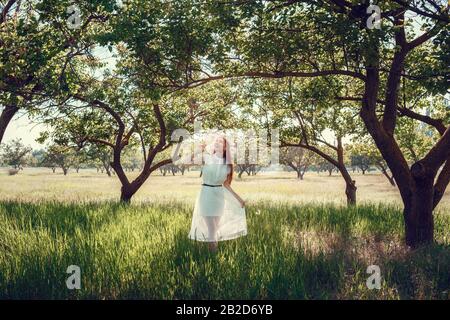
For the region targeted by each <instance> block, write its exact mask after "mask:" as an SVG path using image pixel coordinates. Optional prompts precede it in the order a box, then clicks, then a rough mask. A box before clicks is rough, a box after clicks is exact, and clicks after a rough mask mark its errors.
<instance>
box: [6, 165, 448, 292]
mask: <svg viewBox="0 0 450 320" xmlns="http://www.w3.org/2000/svg"><path fill="white" fill-rule="evenodd" d="M341 180H342V179H341V178H340V177H339V176H338V175H333V176H331V177H329V176H328V175H327V174H324V173H322V174H320V175H318V174H316V173H312V172H309V173H307V174H306V175H305V180H303V181H298V180H297V179H296V178H295V176H294V173H284V172H282V173H279V172H277V173H275V172H274V173H272V172H270V173H261V174H258V175H257V176H255V177H247V176H243V179H241V180H236V181H235V182H234V183H233V185H234V186H235V189H236V190H237V191H238V192H239V193H240V194H241V195H242V196H243V198H244V199H246V200H247V209H246V212H247V222H248V231H249V234H248V235H247V236H246V237H242V238H239V239H237V240H231V241H226V242H222V243H220V248H219V251H218V252H217V253H215V254H213V253H210V252H209V251H208V250H207V248H206V247H205V246H204V245H203V244H199V243H195V242H193V241H191V240H189V239H188V238H187V233H188V230H189V227H190V217H191V213H192V209H193V203H194V199H195V196H196V194H197V192H198V190H199V188H200V187H199V184H200V178H199V177H198V172H188V173H187V174H186V175H185V176H180V175H177V176H165V177H163V176H161V175H159V173H157V174H155V176H151V177H150V179H149V181H148V182H147V183H146V184H145V185H144V187H143V188H142V190H140V191H139V192H138V194H136V196H135V198H134V199H133V202H132V204H131V205H129V206H126V205H121V204H119V203H118V202H117V199H118V197H119V183H118V182H117V180H116V179H115V178H114V177H112V178H109V177H107V176H106V175H102V174H97V173H96V172H95V171H93V170H81V171H80V173H78V174H77V173H74V172H71V173H70V174H69V175H68V176H66V177H64V176H63V175H62V174H61V173H57V174H52V173H51V170H49V169H33V168H26V169H25V170H24V171H23V172H20V173H19V174H18V175H16V176H8V175H7V174H6V172H5V171H2V172H0V298H2V299H19V298H31V299H43V298H50V299H450V231H449V230H450V213H449V212H450V197H449V193H448V192H447V194H446V195H445V196H444V199H443V200H442V203H441V204H440V205H439V208H438V210H437V212H436V215H435V239H436V243H435V244H433V245H430V246H427V247H422V248H420V249H418V250H415V251H411V250H409V249H408V248H406V247H405V246H404V245H403V242H402V237H403V220H402V213H401V207H400V200H399V195H398V191H397V189H396V188H393V187H391V186H390V185H389V184H388V182H387V180H385V178H384V177H382V176H381V175H379V174H377V173H371V174H366V175H360V174H355V180H356V181H357V186H358V202H359V204H358V206H356V207H353V208H347V207H346V206H345V205H344V204H345V197H344V192H343V183H342V181H341ZM69 265H78V266H79V267H80V268H81V274H82V277H81V289H80V290H68V289H67V287H66V279H67V277H68V274H67V273H66V269H67V267H68V266H69ZM370 265H378V266H379V267H380V270H381V276H382V282H381V289H372V290H371V289H368V287H367V286H366V280H367V278H368V277H369V274H367V273H366V269H367V267H368V266H370Z"/></svg>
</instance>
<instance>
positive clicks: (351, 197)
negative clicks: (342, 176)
mask: <svg viewBox="0 0 450 320" xmlns="http://www.w3.org/2000/svg"><path fill="white" fill-rule="evenodd" d="M356 189H357V188H356V183H355V180H351V181H347V180H346V181H345V195H346V196H347V205H348V206H354V205H356Z"/></svg>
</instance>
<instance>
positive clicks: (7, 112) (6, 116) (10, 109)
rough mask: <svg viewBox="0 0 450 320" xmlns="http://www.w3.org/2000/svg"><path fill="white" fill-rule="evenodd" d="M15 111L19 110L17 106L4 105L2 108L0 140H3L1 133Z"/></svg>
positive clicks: (2, 133) (3, 132)
mask: <svg viewBox="0 0 450 320" xmlns="http://www.w3.org/2000/svg"><path fill="white" fill-rule="evenodd" d="M17 111H19V108H18V107H16V106H6V107H5V108H4V109H3V111H2V114H1V115H0V142H2V141H3V135H4V134H5V131H6V128H7V127H8V125H9V123H10V122H11V120H12V118H13V117H14V115H15V114H16V113H17Z"/></svg>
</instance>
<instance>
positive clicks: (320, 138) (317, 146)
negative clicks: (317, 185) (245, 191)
mask: <svg viewBox="0 0 450 320" xmlns="http://www.w3.org/2000/svg"><path fill="white" fill-rule="evenodd" d="M339 90H341V87H340V83H339V82H338V81H327V80H323V79H311V80H308V79H303V80H294V79H289V80H287V81H286V80H284V79H281V80H278V81H267V80H260V81H253V83H252V84H251V85H250V86H249V93H248V97H249V99H250V102H249V103H248V104H247V105H248V106H249V108H250V109H249V110H246V111H245V114H248V113H250V112H256V113H259V114H261V117H263V118H265V119H266V121H267V124H266V128H272V127H275V128H276V127H278V128H280V140H281V146H282V147H301V148H304V149H306V150H309V151H311V152H314V153H316V154H317V155H318V156H320V157H321V158H322V159H324V160H325V161H327V162H329V163H330V164H331V166H332V168H334V167H336V168H337V169H338V170H339V172H340V174H341V176H342V178H343V179H344V181H345V183H346V188H345V194H346V198H347V204H348V205H353V204H355V203H356V189H357V188H356V182H355V181H354V180H353V179H352V177H351V175H350V173H349V172H348V170H347V167H346V164H345V162H346V158H345V152H344V151H345V148H344V144H343V139H344V138H345V137H351V136H352V135H353V134H354V133H355V132H356V127H357V124H356V122H355V120H354V111H353V110H352V105H351V104H348V103H346V102H339V101H335V102H334V103H333V104H332V105H329V101H330V96H333V97H334V95H335V94H336V93H335V91H339ZM258 103H259V104H258ZM255 105H258V107H259V108H258V110H253V111H252V109H253V108H254V106H255ZM267 114H270V116H269V115H267ZM327 132H328V135H326V133H327ZM332 140H334V141H332ZM331 170H332V169H331ZM330 174H331V171H330Z"/></svg>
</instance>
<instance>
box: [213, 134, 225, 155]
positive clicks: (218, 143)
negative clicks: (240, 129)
mask: <svg viewBox="0 0 450 320" xmlns="http://www.w3.org/2000/svg"><path fill="white" fill-rule="evenodd" d="M225 143H226V142H225V139H224V138H223V137H218V138H217V139H216V140H215V142H214V152H215V153H218V154H223V152H224V151H225V148H226V144H225Z"/></svg>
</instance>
